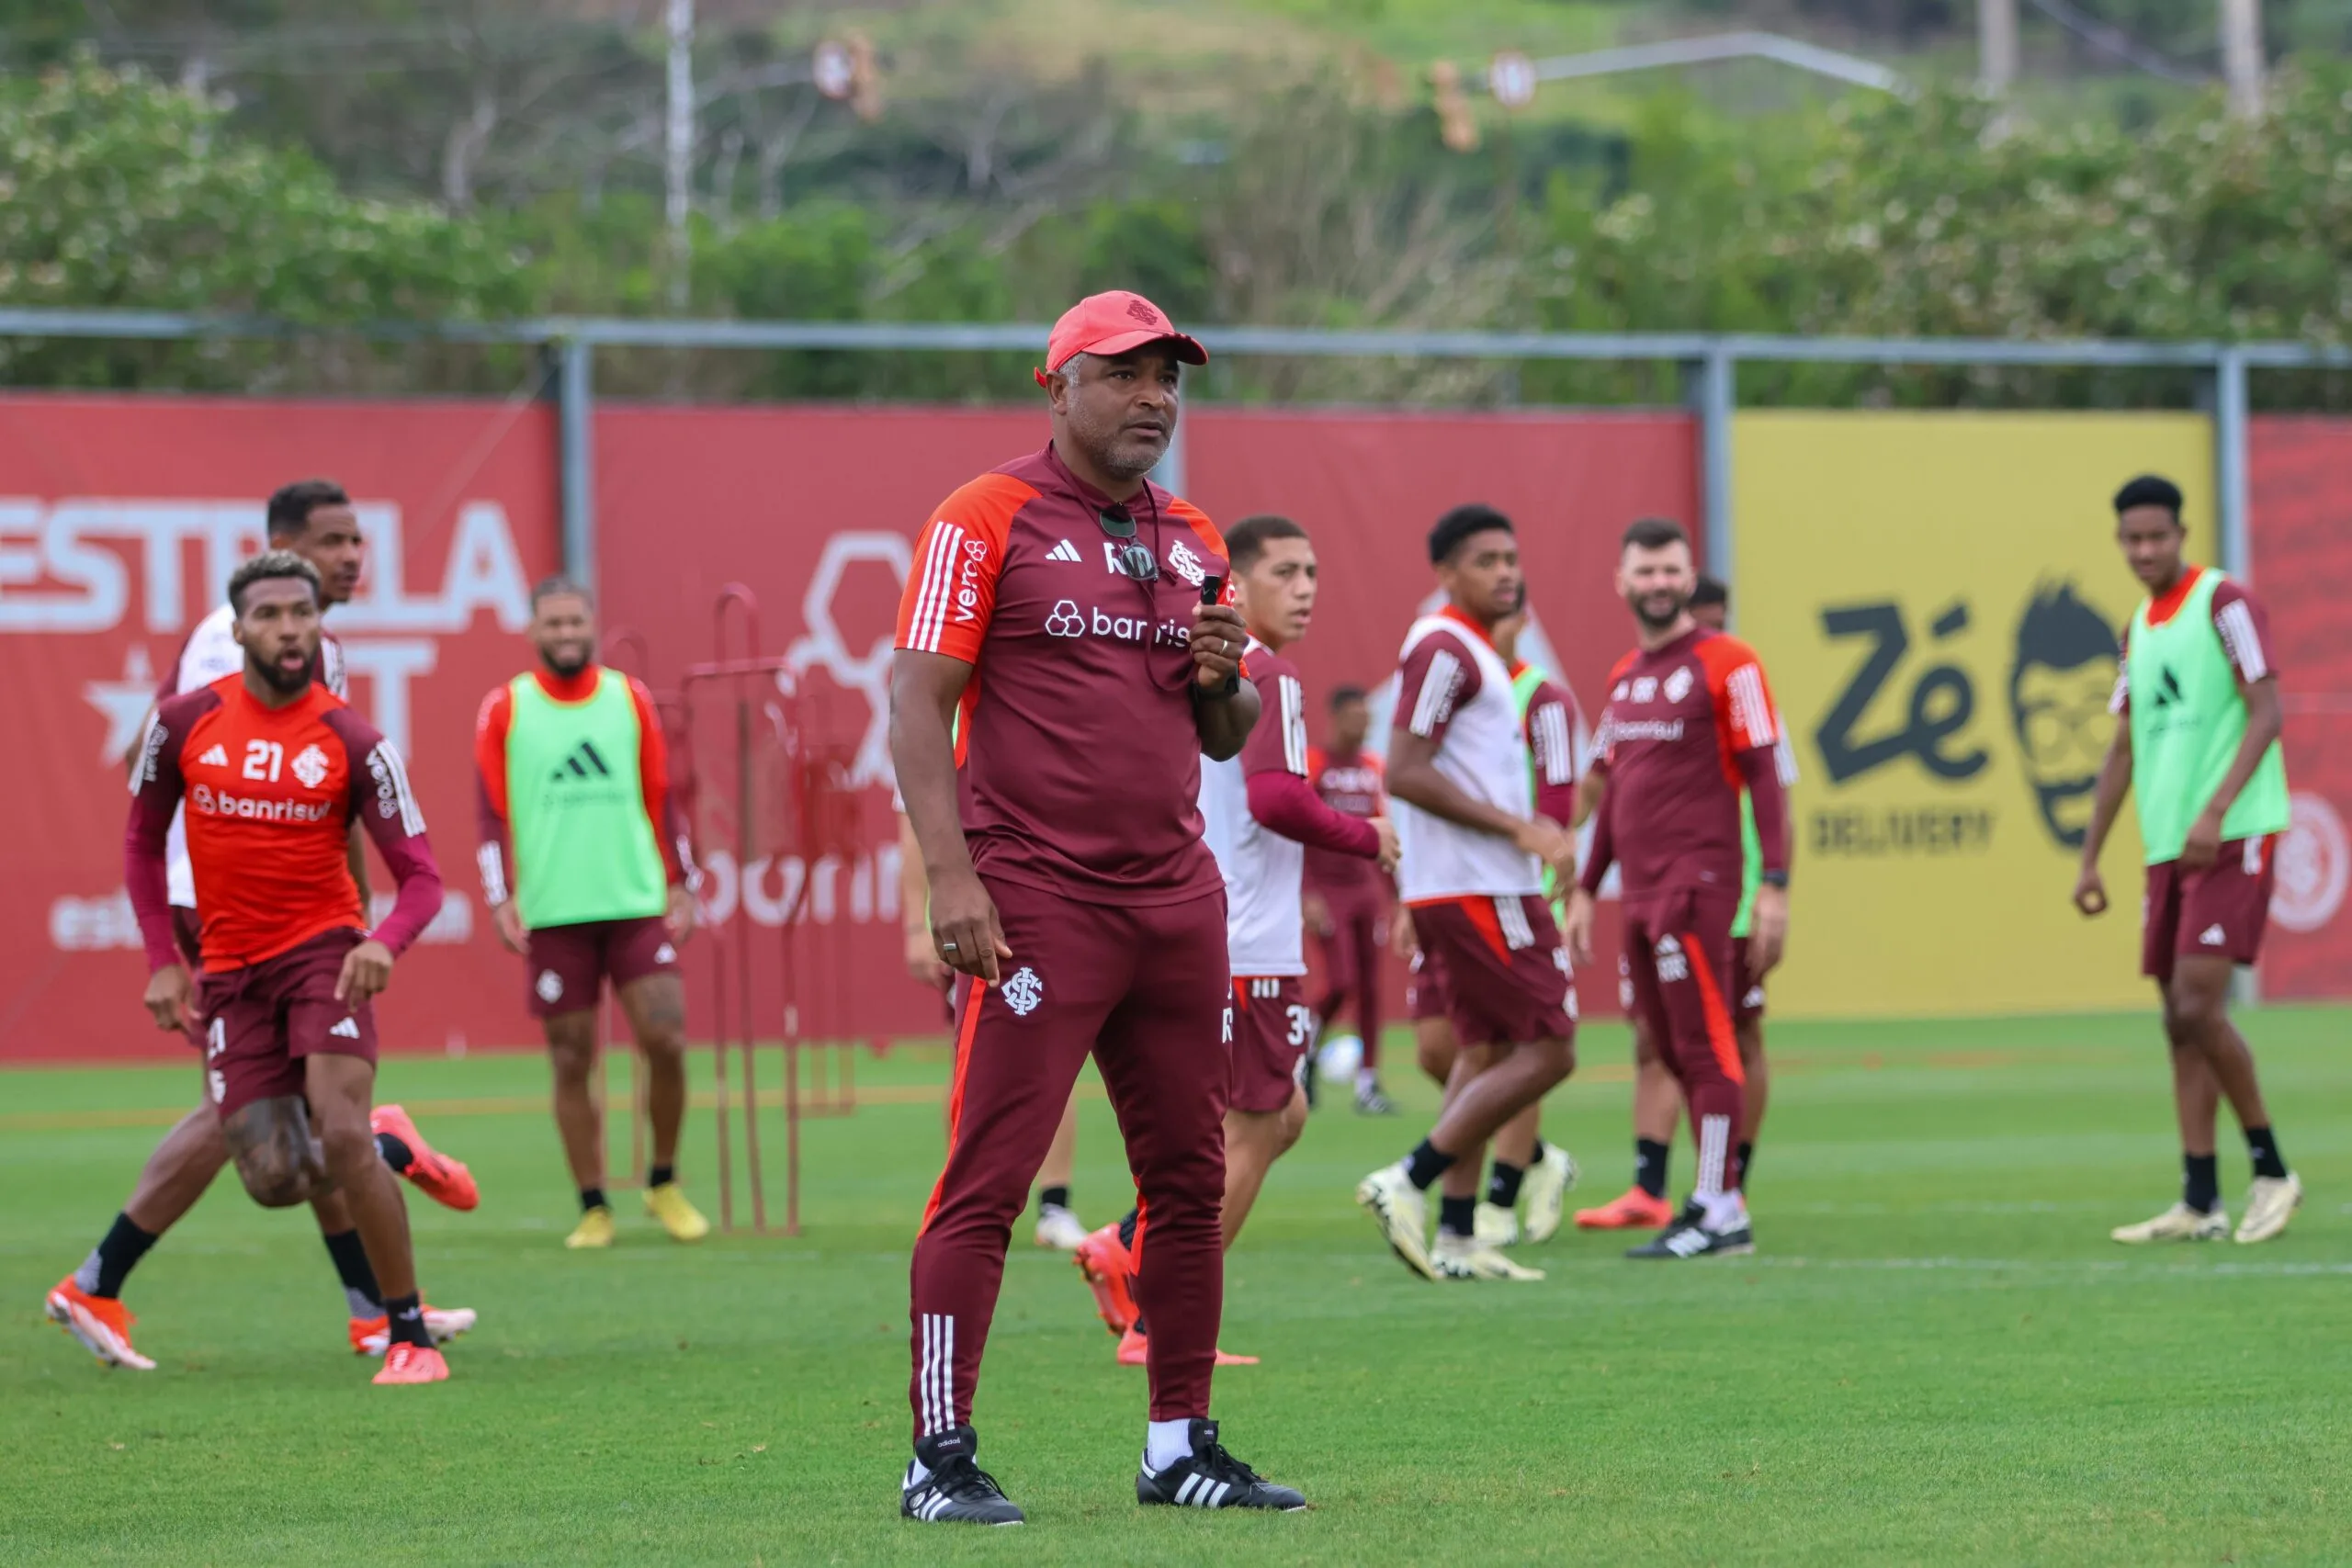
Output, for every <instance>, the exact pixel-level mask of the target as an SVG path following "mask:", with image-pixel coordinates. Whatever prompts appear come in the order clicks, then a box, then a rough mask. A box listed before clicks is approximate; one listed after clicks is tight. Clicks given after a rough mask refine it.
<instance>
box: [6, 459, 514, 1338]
mask: <svg viewBox="0 0 2352 1568" xmlns="http://www.w3.org/2000/svg"><path fill="white" fill-rule="evenodd" d="M265 530H266V535H267V537H268V541H269V547H270V548H272V549H283V550H291V551H293V552H294V553H295V554H296V555H299V556H300V557H301V558H303V559H304V560H307V561H309V562H310V563H311V568H312V569H313V570H315V571H317V573H318V574H319V581H320V599H321V604H322V607H324V608H332V607H333V606H334V605H336V604H345V603H346V602H348V601H349V599H350V598H351V596H352V594H353V593H354V592H356V591H357V589H358V587H359V578H360V571H361V569H362V567H363V566H364V565H365V562H366V557H367V547H366V541H365V540H364V539H363V538H362V536H361V535H360V531H359V517H358V513H356V512H355V511H354V510H353V509H352V505H351V498H350V497H349V496H347V495H346V494H345V493H344V491H343V489H342V487H341V486H339V485H336V484H334V483H333V482H332V481H330V480H326V479H302V480H298V481H297V482H295V483H293V484H289V485H284V486H281V487H280V488H279V489H278V490H277V492H276V493H275V494H273V495H271V497H270V498H269V502H268V505H267V508H266V513H265ZM235 626H236V614H235V612H234V610H233V609H232V607H231V606H230V605H229V604H227V603H226V602H225V601H224V602H223V603H222V604H220V605H219V606H218V607H217V608H215V609H214V610H212V611H211V612H210V613H209V614H208V615H206V616H205V617H204V618H203V619H202V620H200V621H198V623H197V624H196V626H195V629H194V630H192V631H191V632H189V634H188V637H187V641H186V642H184V643H183V644H181V647H180V652H179V658H178V659H177V660H175V663H174V665H173V668H172V671H171V673H170V675H168V676H167V677H166V678H165V680H164V685H163V689H162V690H161V691H159V692H158V693H157V694H156V696H155V700H156V702H157V703H159V704H160V703H163V702H164V701H166V700H168V699H169V698H172V697H175V696H178V695H181V694H185V693H188V692H194V691H197V690H199V689H201V688H202V687H205V686H208V685H209V684H211V683H212V682H215V681H218V680H220V679H221V678H222V677H223V676H228V675H234V674H236V673H238V672H239V671H242V670H243V668H244V652H243V649H240V648H239V647H238V645H237V638H236V631H235ZM312 676H313V678H314V679H316V680H318V681H320V682H322V683H324V684H325V686H326V687H327V689H328V690H329V691H331V692H333V693H334V694H335V695H336V696H338V697H347V696H348V692H347V691H346V689H345V668H344V661H343V648H342V645H341V644H340V643H338V642H337V641H336V640H335V638H334V636H333V635H332V634H330V633H328V632H325V631H324V630H322V631H321V633H320V637H319V662H318V667H317V668H316V669H315V670H314V671H312ZM138 756H139V754H138V752H137V751H135V750H134V751H133V752H132V753H131V754H130V759H129V761H131V762H133V763H135V762H136V761H138ZM185 815H186V814H185V812H178V813H175V814H174V815H173V818H172V825H171V829H170V833H169V835H168V837H167V839H166V840H165V853H166V857H167V861H168V870H167V873H166V884H167V886H168V889H169V897H170V900H171V920H172V929H173V932H174V935H175V942H176V945H177V947H178V949H179V953H180V956H181V959H182V961H183V962H184V963H186V964H187V966H188V967H189V969H190V971H191V972H193V971H195V970H197V969H198V967H200V962H201V959H200V954H199V953H198V935H197V932H198V922H197V914H196V882H195V877H194V874H193V872H192V871H191V869H190V866H189V862H188V853H187V825H186V822H185ZM350 844H351V848H350V852H349V857H348V864H349V868H350V871H351V875H352V878H353V881H354V883H355V884H356V886H357V888H358V890H359V894H360V902H361V905H362V907H363V908H364V907H366V905H367V903H368V877H367V866H368V863H367V859H366V857H365V854H364V853H363V852H362V851H361V850H360V848H359V828H358V825H357V824H356V823H354V824H353V825H352V829H351V832H350ZM183 1021H184V1023H185V1025H186V1027H185V1029H184V1032H185V1033H186V1034H187V1039H188V1043H189V1044H190V1045H191V1046H192V1047H193V1048H195V1049H197V1050H199V1051H200V1050H202V1049H203V1048H204V1032H203V1028H202V1020H201V1017H200V1015H199V1014H198V1012H197V1010H195V1009H194V1008H189V1009H187V1010H185V1011H184V1013H183ZM375 1126H376V1132H377V1137H376V1144H377V1148H378V1151H379V1154H380V1155H381V1156H382V1157H383V1159H384V1161H385V1163H387V1164H388V1165H390V1167H391V1168H392V1169H394V1170H395V1171H397V1172H399V1173H400V1174H401V1176H403V1177H405V1178H406V1179H408V1180H409V1181H410V1182H411V1183H413V1185H414V1186H415V1187H416V1188H417V1190H419V1191H422V1192H423V1193H424V1194H425V1195H426V1196H427V1197H429V1198H431V1199H433V1200H434V1201H435V1202H438V1203H442V1204H445V1205H447V1207H449V1208H452V1209H458V1210H469V1209H471V1208H473V1207H474V1205H475V1204H476V1203H477V1202H479V1201H481V1194H480V1191H479V1190H478V1189H477V1188H476V1186H475V1184H474V1179H473V1175H472V1173H471V1172H470V1171H469V1170H468V1169H467V1168H466V1167H465V1166H464V1165H463V1164H462V1163H460V1162H459V1161H458V1160H454V1159H451V1158H449V1157H448V1156H446V1155H443V1154H440V1153H439V1152H437V1151H436V1150H435V1149H434V1148H433V1146H432V1145H430V1144H428V1143H426V1142H425V1140H424V1134H422V1133H420V1132H418V1131H417V1128H416V1124H415V1123H414V1122H412V1121H411V1120H410V1119H409V1117H408V1114H407V1112H406V1111H402V1110H401V1108H400V1107H399V1106H397V1105H380V1106H378V1107H377V1108H376V1111H375ZM228 1163H229V1145H228V1141H227V1139H226V1138H225V1137H223V1136H222V1134H221V1131H220V1117H219V1116H218V1115H217V1114H216V1113H215V1112H214V1111H213V1107H212V1101H211V1098H210V1097H209V1095H204V1096H199V1097H198V1103H197V1107H196V1109H195V1110H193V1111H189V1112H188V1113H187V1116H185V1117H183V1118H181V1120H180V1122H179V1124H178V1125H177V1126H175V1127H174V1128H173V1129H172V1130H171V1131H170V1132H169V1133H167V1134H164V1141H163V1142H162V1143H160V1144H158V1145H156V1146H155V1152H154V1153H153V1154H152V1155H150V1156H148V1158H147V1164H146V1167H145V1168H143V1169H142V1170H141V1171H140V1173H139V1181H138V1184H137V1185H136V1186H135V1187H133V1188H132V1190H131V1194H130V1201H128V1202H126V1203H124V1205H123V1206H122V1210H121V1212H120V1213H118V1214H117V1215H116V1216H115V1219H114V1223H113V1224H112V1225H111V1226H109V1227H108V1229H107V1234H106V1235H104V1236H102V1237H101V1238H100V1239H99V1241H98V1245H97V1246H96V1247H94V1248H92V1249H91V1252H90V1255H89V1257H88V1258H85V1259H84V1260H83V1263H82V1267H81V1268H80V1269H76V1270H75V1271H74V1273H73V1274H71V1275H69V1276H67V1277H66V1278H65V1279H63V1280H60V1281H58V1283H57V1285H56V1286H55V1287H54V1288H53V1289H52V1290H51V1292H49V1296H48V1299H47V1301H46V1303H45V1309H46V1310H47V1312H48V1314H49V1315H50V1317H51V1319H52V1320H54V1321H55V1322H56V1323H58V1324H59V1325H61V1326H62V1327H63V1328H64V1329H65V1330H66V1331H67V1332H68V1333H70V1334H72V1335H73V1336H74V1337H75V1338H77V1339H79V1340H80V1341H81V1342H82V1343H83V1344H84V1345H85V1346H86V1347H87V1348H89V1350H90V1352H91V1353H92V1354H93V1355H95V1356H96V1357H97V1358H98V1359H99V1360H101V1361H103V1362H105V1363H107V1365H109V1366H121V1367H130V1368H132V1369H134V1370H137V1371H149V1370H152V1369H153V1366H154V1364H155V1363H154V1362H153V1361H152V1360H150V1359H148V1358H147V1357H145V1356H143V1355H141V1354H140V1353H139V1351H138V1350H137V1349H136V1348H133V1346H132V1345H131V1342H130V1324H131V1314H130V1312H129V1311H128V1310H127V1309H126V1308H125V1307H124V1306H123V1304H122V1299H121V1298H122V1290H123V1286H124V1285H125V1283H126V1282H127V1281H128V1280H129V1279H130V1272H131V1270H132V1269H135V1268H137V1267H138V1265H139V1263H140V1261H141V1259H142V1258H145V1257H146V1255H147V1253H148V1251H149V1250H150V1249H151V1248H153V1247H154V1245H155V1243H156V1242H157V1241H159V1240H161V1239H162V1237H163V1235H164V1232H165V1231H167V1230H169V1229H170V1228H171V1227H172V1226H173V1225H175V1224H178V1223H179V1220H180V1218H181V1217H182V1216H183V1215H185V1214H186V1213H187V1212H188V1211H189V1210H190V1209H192V1208H194V1207H195V1206H196V1203H197V1200H198V1199H200V1198H202V1197H203V1196H204V1194H205V1192H206V1190H209V1188H210V1187H211V1185H212V1182H213V1179H215V1178H216V1177H218V1176H219V1175H220V1171H221V1168H222V1167H224V1166H226V1165H227V1164H228ZM311 1210H312V1212H313V1213H315V1214H316V1216H317V1218H318V1222H319V1231H320V1235H321V1238H322V1240H323V1241H324V1242H325V1243H326V1248H327V1256H328V1258H330V1259H331V1260H332V1261H333V1262H334V1268H335V1272H336V1275H337V1276H338V1277H339V1278H340V1280H342V1283H343V1292H344V1299H345V1303H346V1305H347V1306H348V1308H349V1311H350V1318H351V1321H350V1340H351V1348H352V1349H353V1350H354V1351H355V1352H356V1353H357V1354H360V1355H372V1356H380V1355H382V1354H383V1353H384V1349H385V1347H386V1345H387V1344H389V1343H390V1334H389V1332H388V1328H387V1325H386V1322H385V1313H384V1303H383V1293H382V1292H381V1291H380V1290H379V1288H378V1285H377V1282H376V1274H375V1270H374V1269H370V1268H369V1267H368V1252H367V1248H366V1247H363V1246H362V1245H361V1244H360V1240H359V1231H358V1229H357V1227H356V1225H355V1224H353V1222H352V1218H351V1207H350V1204H349V1203H348V1202H347V1201H345V1198H344V1195H343V1194H342V1193H341V1192H340V1191H326V1192H322V1193H320V1194H318V1196H316V1197H315V1198H313V1199H312V1200H311ZM424 1315H425V1322H426V1326H427V1327H429V1328H430V1329H431V1330H432V1333H433V1337H434V1338H435V1341H436V1342H440V1341H446V1340H448V1339H452V1338H455V1337H457V1336H458V1335H460V1334H463V1333H464V1332H465V1331H466V1330H467V1329H469V1328H471V1327H472V1326H473V1324H474V1313H473V1311H472V1309H471V1308H469V1307H454V1308H447V1309H444V1308H439V1307H434V1306H427V1307H426V1308H425V1309H424Z"/></svg>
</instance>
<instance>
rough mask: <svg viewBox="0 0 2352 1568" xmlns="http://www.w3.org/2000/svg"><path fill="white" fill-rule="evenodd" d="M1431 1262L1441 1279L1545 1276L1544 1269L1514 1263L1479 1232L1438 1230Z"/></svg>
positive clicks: (1528, 1278)
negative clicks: (1469, 1234)
mask: <svg viewBox="0 0 2352 1568" xmlns="http://www.w3.org/2000/svg"><path fill="white" fill-rule="evenodd" d="M1430 1267H1432V1268H1433V1269H1436V1270H1437V1276H1438V1278H1439V1279H1441V1280H1522V1281H1532V1280H1541V1279H1542V1278H1544V1270H1543V1269H1530V1268H1528V1267H1527V1266H1526V1265H1525V1264H1522V1263H1515V1262H1513V1261H1512V1260H1511V1259H1510V1258H1506V1257H1504V1256H1503V1255H1502V1254H1501V1253H1499V1252H1497V1251H1496V1250H1495V1249H1494V1248H1493V1247H1489V1246H1487V1244H1486V1243H1485V1242H1483V1241H1480V1240H1478V1239H1477V1238H1476V1236H1466V1235H1448V1234H1447V1233H1446V1232H1444V1231H1440V1232H1438V1236H1437V1245H1436V1246H1435V1247H1430Z"/></svg>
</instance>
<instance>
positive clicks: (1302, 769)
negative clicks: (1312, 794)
mask: <svg viewBox="0 0 2352 1568" xmlns="http://www.w3.org/2000/svg"><path fill="white" fill-rule="evenodd" d="M1274 689H1275V690H1276V691H1278V692H1280V693H1281V694H1282V708H1283V712H1282V722H1283V766H1284V767H1286V768H1288V769H1289V770H1290V771H1291V772H1292V773H1296V774H1297V775H1298V776H1299V777H1300V778H1305V777H1306V689H1305V688H1304V687H1302V686H1300V685H1299V683H1298V677H1297V676H1295V675H1281V676H1277V677H1276V678H1275V680H1274Z"/></svg>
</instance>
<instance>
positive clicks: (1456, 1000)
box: [1413, 893, 1577, 1045]
mask: <svg viewBox="0 0 2352 1568" xmlns="http://www.w3.org/2000/svg"><path fill="white" fill-rule="evenodd" d="M1413 934H1414V935H1415V936H1417V937H1419V939H1420V942H1421V952H1422V953H1423V954H1424V955H1425V956H1428V957H1433V958H1434V959H1435V960H1436V961H1437V964H1438V965H1439V967H1440V968H1441V969H1442V972H1443V974H1444V976H1445V987H1446V991H1447V994H1448V995H1447V1001H1448V1007H1447V1016H1448V1017H1449V1018H1451V1019H1452V1020H1453V1033H1454V1038H1455V1039H1456V1040H1457V1041H1459V1042H1460V1043H1462V1044H1464V1045H1504V1044H1510V1045H1516V1044H1521V1043H1529V1042H1533V1041H1537V1040H1566V1039H1570V1038H1572V1037H1574V1035H1575V1034H1576V1027H1577V1026H1576V1018H1577V990H1576V985H1575V982H1573V981H1572V980H1570V979H1569V977H1568V955H1567V953H1566V952H1564V951H1562V949H1561V947H1560V932H1559V928H1558V927H1556V926H1555V925H1554V924H1553V923H1552V909H1551V907H1550V906H1549V905H1547V904H1545V903H1544V900H1543V899H1542V898H1540V897H1536V896H1535V895H1534V894H1532V893H1530V894H1526V895H1524V896H1521V897H1508V896H1507V897H1461V898H1434V899H1430V901H1428V902H1426V903H1419V904H1415V905H1414V906H1413Z"/></svg>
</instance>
